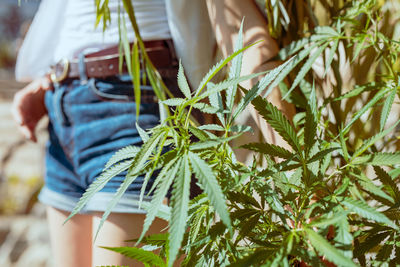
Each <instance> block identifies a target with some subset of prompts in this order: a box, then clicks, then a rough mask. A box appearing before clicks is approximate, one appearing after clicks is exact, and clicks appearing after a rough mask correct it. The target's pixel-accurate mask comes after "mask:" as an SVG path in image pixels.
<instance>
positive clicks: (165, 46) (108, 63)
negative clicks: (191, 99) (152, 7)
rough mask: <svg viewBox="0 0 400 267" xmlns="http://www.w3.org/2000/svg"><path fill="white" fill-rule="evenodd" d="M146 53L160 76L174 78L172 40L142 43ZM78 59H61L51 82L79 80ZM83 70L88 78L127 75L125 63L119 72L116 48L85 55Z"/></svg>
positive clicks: (175, 68) (51, 72) (51, 74)
mask: <svg viewBox="0 0 400 267" xmlns="http://www.w3.org/2000/svg"><path fill="white" fill-rule="evenodd" d="M144 45H145V47H146V52H147V54H148V56H149V58H150V60H151V61H152V63H153V65H154V66H155V67H156V68H157V70H158V71H159V72H160V74H161V76H164V77H165V76H167V77H172V76H175V77H176V73H177V65H178V61H177V59H176V56H175V50H174V47H173V43H172V40H153V41H144ZM78 61H79V60H78V59H77V58H74V59H72V60H67V59H62V60H61V61H60V62H59V63H57V64H56V65H55V66H53V67H52V70H51V71H50V77H51V79H52V81H53V82H57V83H60V82H63V81H64V80H66V79H76V78H79V77H80V75H79V64H78ZM84 62H85V69H86V76H87V77H88V78H107V77H111V76H115V75H118V74H121V73H127V72H128V68H127V66H126V63H125V62H124V63H123V66H122V71H121V72H120V70H119V50H118V46H113V47H109V48H106V49H103V50H100V51H98V52H94V53H89V54H86V55H85V59H84Z"/></svg>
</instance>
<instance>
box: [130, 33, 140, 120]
mask: <svg viewBox="0 0 400 267" xmlns="http://www.w3.org/2000/svg"><path fill="white" fill-rule="evenodd" d="M131 62H132V68H131V70H132V73H131V76H132V80H133V92H134V95H135V103H136V117H139V113H140V95H141V88H140V60H139V48H138V41H137V39H135V41H134V42H133V47H132V61H131Z"/></svg>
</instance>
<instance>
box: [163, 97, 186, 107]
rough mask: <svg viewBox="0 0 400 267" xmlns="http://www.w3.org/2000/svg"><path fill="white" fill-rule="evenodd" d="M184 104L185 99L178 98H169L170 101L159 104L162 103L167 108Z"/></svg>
mask: <svg viewBox="0 0 400 267" xmlns="http://www.w3.org/2000/svg"><path fill="white" fill-rule="evenodd" d="M185 102H186V99H184V98H179V97H178V98H170V99H167V100H164V101H161V103H163V104H165V105H167V106H180V105H182V104H183V103H185Z"/></svg>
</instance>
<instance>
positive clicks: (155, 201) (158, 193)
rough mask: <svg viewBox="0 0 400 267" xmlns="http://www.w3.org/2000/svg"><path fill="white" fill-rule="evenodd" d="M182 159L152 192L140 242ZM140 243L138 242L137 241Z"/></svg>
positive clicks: (169, 170) (168, 171) (167, 172)
mask: <svg viewBox="0 0 400 267" xmlns="http://www.w3.org/2000/svg"><path fill="white" fill-rule="evenodd" d="M182 161H183V159H182V158H179V159H178V160H177V161H176V163H175V164H174V165H173V166H171V167H170V168H169V169H168V170H167V171H166V174H165V175H164V176H163V179H162V180H161V182H160V183H159V184H158V185H157V188H156V190H155V192H154V195H153V197H152V200H151V202H150V205H151V208H150V209H148V212H147V214H146V219H145V220H144V224H143V230H142V234H141V235H140V238H139V240H141V239H142V238H143V237H144V235H145V234H146V232H147V231H148V230H149V228H150V225H151V224H152V223H153V221H154V219H155V217H156V214H157V212H158V210H159V209H160V206H161V204H162V202H163V200H164V198H165V196H166V195H167V192H168V189H169V187H170V186H171V184H172V181H173V180H174V179H175V176H176V174H177V172H178V170H179V168H180V167H181V166H182ZM138 242H140V241H138Z"/></svg>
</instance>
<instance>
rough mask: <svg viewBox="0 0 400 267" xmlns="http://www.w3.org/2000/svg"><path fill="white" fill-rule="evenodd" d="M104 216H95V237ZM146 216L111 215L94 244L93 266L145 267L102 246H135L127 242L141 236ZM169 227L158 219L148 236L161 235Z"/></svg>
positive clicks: (97, 214) (96, 214)
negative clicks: (120, 266)
mask: <svg viewBox="0 0 400 267" xmlns="http://www.w3.org/2000/svg"><path fill="white" fill-rule="evenodd" d="M102 215H103V213H100V212H98V213H95V214H94V215H93V236H94V234H95V233H96V231H97V228H98V226H99V223H100V220H101V217H102ZM145 216H146V215H145V214H128V213H111V214H110V215H109V217H108V218H107V220H106V221H105V223H104V225H103V226H102V228H101V230H100V232H99V234H98V236H97V239H96V241H95V243H94V244H93V254H92V255H93V258H92V261H93V266H103V265H106V266H107V265H122V266H143V265H141V264H139V263H138V262H136V261H133V260H130V259H128V258H126V257H125V256H123V255H121V254H119V253H116V252H113V251H110V250H106V249H103V248H101V246H106V247H122V246H133V245H134V242H126V240H130V239H135V238H138V237H139V236H140V234H141V233H142V227H143V223H144V219H145ZM167 225H168V224H167V222H166V221H164V220H161V219H158V218H156V219H155V220H154V222H153V224H152V226H151V227H150V229H149V231H148V232H147V235H149V234H156V233H160V232H162V231H163V230H165V229H166V227H167Z"/></svg>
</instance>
